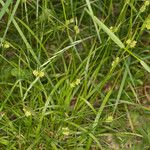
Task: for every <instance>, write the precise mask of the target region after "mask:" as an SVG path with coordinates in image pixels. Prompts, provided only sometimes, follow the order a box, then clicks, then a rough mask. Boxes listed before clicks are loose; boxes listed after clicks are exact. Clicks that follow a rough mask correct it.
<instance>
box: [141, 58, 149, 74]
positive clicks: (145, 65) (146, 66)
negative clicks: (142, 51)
mask: <svg viewBox="0 0 150 150" xmlns="http://www.w3.org/2000/svg"><path fill="white" fill-rule="evenodd" d="M140 63H141V65H142V66H143V67H144V69H145V70H146V71H148V72H149V73H150V67H149V66H148V65H147V64H146V63H145V62H144V61H142V60H141V61H140Z"/></svg>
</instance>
